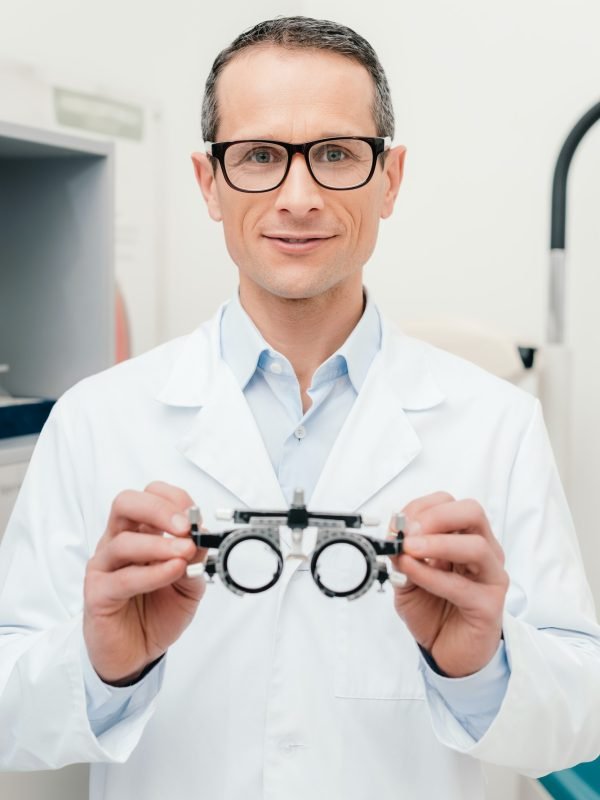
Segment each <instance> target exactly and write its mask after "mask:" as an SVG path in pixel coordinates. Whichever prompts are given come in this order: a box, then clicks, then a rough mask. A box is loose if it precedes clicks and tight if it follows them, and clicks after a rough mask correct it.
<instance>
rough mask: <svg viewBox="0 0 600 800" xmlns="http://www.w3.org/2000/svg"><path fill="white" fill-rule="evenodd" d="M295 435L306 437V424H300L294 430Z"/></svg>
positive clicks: (301, 437)
mask: <svg viewBox="0 0 600 800" xmlns="http://www.w3.org/2000/svg"><path fill="white" fill-rule="evenodd" d="M294 436H295V437H296V439H304V437H305V436H306V428H305V427H304V425H299V426H298V427H297V428H296V430H295V431H294Z"/></svg>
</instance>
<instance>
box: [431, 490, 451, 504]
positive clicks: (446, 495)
mask: <svg viewBox="0 0 600 800" xmlns="http://www.w3.org/2000/svg"><path fill="white" fill-rule="evenodd" d="M431 497H432V498H433V497H434V498H436V499H437V500H439V502H440V503H454V502H455V501H456V498H455V497H454V495H452V494H450V492H441V491H440V492H435V493H434V494H433V495H431Z"/></svg>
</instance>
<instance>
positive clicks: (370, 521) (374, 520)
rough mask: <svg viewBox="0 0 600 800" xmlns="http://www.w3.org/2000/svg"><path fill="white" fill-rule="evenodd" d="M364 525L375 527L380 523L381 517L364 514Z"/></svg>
mask: <svg viewBox="0 0 600 800" xmlns="http://www.w3.org/2000/svg"><path fill="white" fill-rule="evenodd" d="M362 521H363V525H366V527H367V528H373V527H375V526H376V525H379V523H380V522H381V520H380V519H379V517H371V516H363V518H362Z"/></svg>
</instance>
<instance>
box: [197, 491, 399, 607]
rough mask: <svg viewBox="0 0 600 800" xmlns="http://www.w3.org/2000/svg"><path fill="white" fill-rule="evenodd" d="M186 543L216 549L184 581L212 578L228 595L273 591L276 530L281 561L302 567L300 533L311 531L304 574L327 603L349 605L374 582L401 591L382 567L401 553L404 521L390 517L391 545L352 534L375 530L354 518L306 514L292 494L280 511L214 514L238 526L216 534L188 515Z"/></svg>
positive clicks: (298, 495) (277, 566)
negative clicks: (287, 545) (287, 539)
mask: <svg viewBox="0 0 600 800" xmlns="http://www.w3.org/2000/svg"><path fill="white" fill-rule="evenodd" d="M188 515H189V520H190V525H191V537H192V539H193V540H194V542H195V544H196V545H197V546H198V547H206V548H212V549H213V550H214V549H216V550H217V552H216V554H215V553H214V552H210V551H209V554H208V557H207V560H206V562H204V563H198V564H192V565H190V566H189V567H188V568H187V574H188V576H189V577H194V576H199V575H204V574H206V575H208V577H209V580H210V581H211V582H212V578H213V575H214V574H215V573H217V575H218V576H219V577H220V578H221V581H222V582H223V584H224V585H225V587H226V588H227V589H229V591H230V592H233V593H234V594H237V595H244V594H257V593H259V592H265V591H266V590H267V589H270V588H271V587H272V586H274V585H275V584H276V583H277V581H278V580H279V578H280V576H281V573H282V572H283V564H284V557H283V553H282V545H281V541H280V528H281V527H282V526H284V527H287V528H289V529H290V531H291V534H292V542H291V551H290V552H289V553H288V555H287V558H292V559H300V560H302V561H307V560H308V558H309V556H308V555H307V554H305V552H304V550H303V546H302V538H303V532H304V530H305V529H306V528H307V527H308V526H309V525H313V526H315V527H316V528H317V540H316V544H315V547H314V549H313V551H312V556H311V558H310V571H311V574H312V577H313V580H314V582H315V584H316V585H317V587H318V588H319V589H320V590H321V592H323V594H325V595H327V597H345V598H346V599H348V600H354V599H356V598H357V597H360V596H361V595H363V594H365V592H367V591H368V590H369V589H370V587H371V586H372V584H373V583H374V582H375V581H376V580H377V581H379V584H380V589H381V591H383V584H384V583H385V581H386V580H389V581H390V582H391V583H392V584H393V585H403V583H404V577H403V576H402V575H401V574H400V573H397V572H395V571H394V570H393V569H391V567H390V566H389V565H388V562H387V557H389V556H395V555H399V554H400V553H402V542H403V540H404V534H403V528H404V517H403V515H402V514H394V515H393V517H392V523H391V526H390V529H391V530H393V531H394V533H395V538H394V539H391V540H390V539H387V540H383V539H377V538H373V537H370V536H367V535H366V534H364V533H361V532H359V531H357V530H356V529H357V528H358V529H360V528H361V527H362V526H363V525H367V524H377V523H376V522H373V521H371V520H367V519H365V518H364V517H361V515H360V514H326V513H322V512H312V511H307V509H306V506H305V505H304V493H303V492H302V490H297V491H296V492H295V493H294V501H293V503H292V505H291V507H290V508H289V510H288V511H287V512H286V511H262V510H250V509H243V510H236V511H230V512H218V513H217V517H218V518H219V519H230V520H233V522H235V523H236V524H237V525H238V526H242V527H237V528H233V529H231V530H227V531H223V532H222V533H211V532H208V531H200V529H199V522H200V511H199V509H198V508H195V507H194V508H191V509H189V511H188Z"/></svg>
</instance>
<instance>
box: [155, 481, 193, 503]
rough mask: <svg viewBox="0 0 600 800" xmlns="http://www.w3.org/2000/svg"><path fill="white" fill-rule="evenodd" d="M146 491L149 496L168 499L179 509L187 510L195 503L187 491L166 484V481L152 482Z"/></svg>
mask: <svg viewBox="0 0 600 800" xmlns="http://www.w3.org/2000/svg"><path fill="white" fill-rule="evenodd" d="M144 491H145V492H147V493H148V494H154V495H158V496H161V497H163V498H164V499H165V500H166V499H167V498H168V500H169V501H170V502H171V503H173V505H175V506H176V507H177V508H178V509H185V508H188V507H189V506H191V505H194V501H193V500H192V498H191V497H190V496H189V494H188V493H187V492H186V491H185V489H181V488H180V487H179V486H173V485H172V484H170V483H165V482H164V481H152V482H151V483H149V484H148V485H147V486H146V488H145V489H144Z"/></svg>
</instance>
